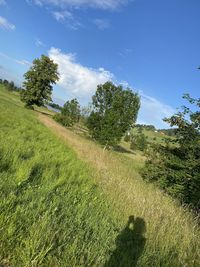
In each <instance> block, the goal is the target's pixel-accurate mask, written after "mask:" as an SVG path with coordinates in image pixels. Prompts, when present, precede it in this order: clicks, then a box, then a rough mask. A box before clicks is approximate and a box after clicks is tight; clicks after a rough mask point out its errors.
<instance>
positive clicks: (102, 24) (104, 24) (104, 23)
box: [93, 19, 111, 30]
mask: <svg viewBox="0 0 200 267" xmlns="http://www.w3.org/2000/svg"><path fill="white" fill-rule="evenodd" d="M93 22H94V24H95V25H96V26H97V27H98V28H99V29H100V30H105V29H108V28H110V26H111V25H110V22H109V20H107V19H95V20H94V21H93Z"/></svg>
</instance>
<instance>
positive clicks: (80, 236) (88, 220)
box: [0, 92, 119, 267]
mask: <svg viewBox="0 0 200 267" xmlns="http://www.w3.org/2000/svg"><path fill="white" fill-rule="evenodd" d="M1 93H2V92H1ZM3 95H4V97H1V99H0V125H1V127H0V180H1V183H0V188H1V202H0V209H1V215H0V236H1V242H0V251H1V262H2V264H4V265H5V266H15V267H16V266H20V267H22V266H92V265H94V266H98V265H100V264H102V263H104V262H105V260H106V257H108V256H109V249H110V248H112V247H113V245H114V240H115V237H116V234H117V231H118V230H117V225H118V226H119V223H117V219H116V216H115V215H114V212H113V208H112V207H110V206H109V205H108V203H107V201H106V198H105V196H104V195H102V193H101V192H100V190H99V189H98V187H97V185H96V184H95V182H94V180H93V179H92V177H91V174H90V169H89V168H88V167H87V166H86V165H85V164H84V163H83V162H82V161H80V160H78V159H77V157H76V155H75V153H74V152H73V151H72V150H71V149H69V148H68V147H66V146H63V143H62V142H60V141H59V140H58V139H57V138H56V137H54V136H53V134H51V133H50V132H49V130H48V129H46V128H45V127H44V126H43V125H41V124H40V123H39V122H38V120H37V119H36V116H35V114H34V112H32V111H29V110H25V109H24V108H23V107H21V106H20V103H19V102H18V101H17V99H15V96H13V95H10V97H9V98H8V99H7V100H6V97H5V94H3ZM1 96H2V94H1ZM12 97H14V99H15V100H16V101H15V100H12ZM6 264H7V265H6Z"/></svg>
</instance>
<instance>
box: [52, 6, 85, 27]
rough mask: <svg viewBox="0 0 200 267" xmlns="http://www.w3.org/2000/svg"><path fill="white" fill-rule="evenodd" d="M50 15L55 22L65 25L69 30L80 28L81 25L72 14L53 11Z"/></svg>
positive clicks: (65, 11) (64, 11)
mask: <svg viewBox="0 0 200 267" xmlns="http://www.w3.org/2000/svg"><path fill="white" fill-rule="evenodd" d="M52 15H53V17H54V18H55V19H56V20H57V21H59V22H61V23H63V24H64V25H66V26H67V28H69V29H72V30H77V29H79V28H80V27H81V26H82V25H81V23H80V22H79V21H78V20H77V19H75V18H74V16H73V15H72V13H71V12H69V11H68V10H63V11H54V12H52Z"/></svg>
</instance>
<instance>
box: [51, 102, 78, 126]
mask: <svg viewBox="0 0 200 267" xmlns="http://www.w3.org/2000/svg"><path fill="white" fill-rule="evenodd" d="M54 119H55V120H56V121H57V122H59V123H60V124H62V125H63V126H66V127H70V126H73V125H74V123H76V122H78V121H79V119H80V105H79V103H78V101H77V99H72V100H70V101H67V102H66V103H65V104H64V106H63V108H61V113H58V114H56V115H55V116H54Z"/></svg>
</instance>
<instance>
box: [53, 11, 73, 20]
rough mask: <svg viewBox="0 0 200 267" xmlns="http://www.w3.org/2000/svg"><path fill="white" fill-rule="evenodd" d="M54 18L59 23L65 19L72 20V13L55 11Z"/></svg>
mask: <svg viewBox="0 0 200 267" xmlns="http://www.w3.org/2000/svg"><path fill="white" fill-rule="evenodd" d="M53 16H54V18H55V19H56V20H57V21H64V20H65V19H72V18H73V16H72V13H71V12H69V11H67V10H65V11H55V12H53Z"/></svg>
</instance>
